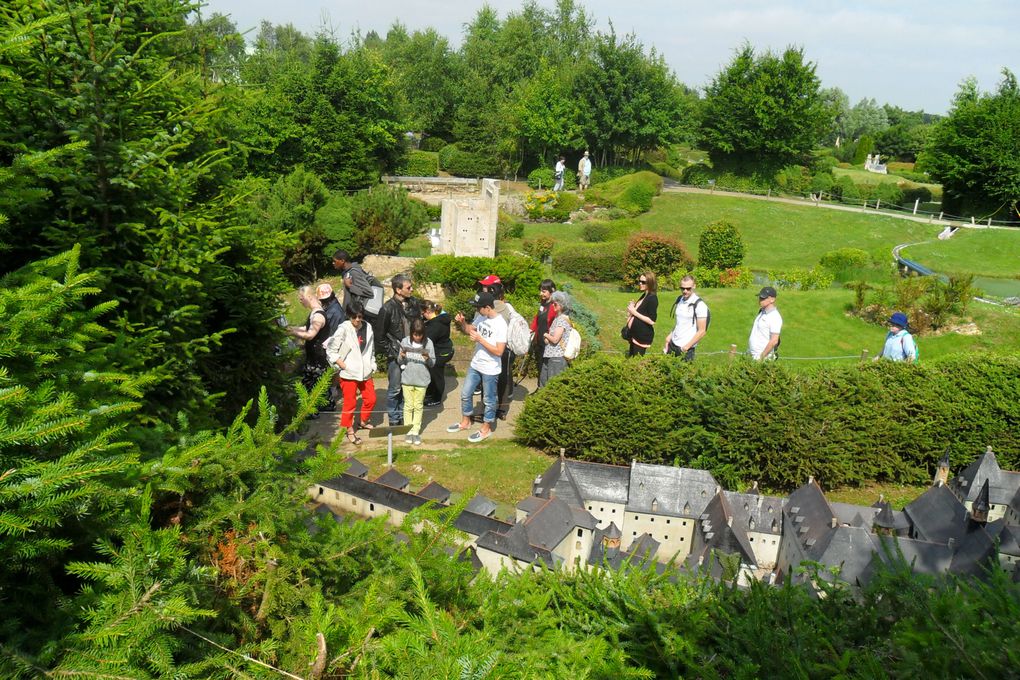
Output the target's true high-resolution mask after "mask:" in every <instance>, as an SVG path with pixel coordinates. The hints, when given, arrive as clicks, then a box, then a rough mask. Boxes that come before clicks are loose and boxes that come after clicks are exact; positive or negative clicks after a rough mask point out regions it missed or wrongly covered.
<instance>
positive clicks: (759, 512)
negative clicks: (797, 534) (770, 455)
mask: <svg viewBox="0 0 1020 680" xmlns="http://www.w3.org/2000/svg"><path fill="white" fill-rule="evenodd" d="M722 493H723V495H724V496H725V497H726V502H727V503H728V507H729V508H730V510H731V512H732V516H733V524H734V525H739V526H741V527H743V528H744V529H746V530H747V531H756V532H759V533H763V534H776V535H779V534H780V533H782V531H783V506H785V505H786V499H785V498H779V497H778V496H765V495H762V494H761V493H760V492H759V491H758V490H757V489H755V490H754V492H753V493H737V492H735V491H723V492H722Z"/></svg>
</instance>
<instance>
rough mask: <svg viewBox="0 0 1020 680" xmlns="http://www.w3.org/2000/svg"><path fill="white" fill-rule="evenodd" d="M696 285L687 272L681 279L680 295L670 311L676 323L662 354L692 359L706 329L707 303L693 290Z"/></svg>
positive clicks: (685, 359) (687, 359)
mask: <svg viewBox="0 0 1020 680" xmlns="http://www.w3.org/2000/svg"><path fill="white" fill-rule="evenodd" d="M696 285H697V284H696V283H695V281H694V277H693V276H691V275H689V274H688V275H687V276H685V277H684V278H683V279H681V281H680V293H681V295H680V297H679V298H677V300H676V303H675V304H674V305H673V312H672V313H673V315H674V316H675V317H676V325H675V326H674V327H673V332H672V333H670V335H669V336H668V337H667V338H666V344H665V345H664V346H663V348H662V353H663V354H672V355H673V356H678V357H683V360H684V361H694V348H695V347H697V346H698V343H699V342H701V339H702V338H703V337H705V332H706V331H707V330H708V305H707V304H705V301H704V300H702V299H701V298H700V297H698V295H697V293H695V292H694V288H695V287H696Z"/></svg>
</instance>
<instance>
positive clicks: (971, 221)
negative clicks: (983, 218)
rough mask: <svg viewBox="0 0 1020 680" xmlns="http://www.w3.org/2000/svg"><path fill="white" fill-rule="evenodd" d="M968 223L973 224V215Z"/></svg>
mask: <svg viewBox="0 0 1020 680" xmlns="http://www.w3.org/2000/svg"><path fill="white" fill-rule="evenodd" d="M970 223H971V224H974V216H973V215H971V216H970Z"/></svg>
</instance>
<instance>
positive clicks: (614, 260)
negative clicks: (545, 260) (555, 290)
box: [553, 242, 624, 283]
mask: <svg viewBox="0 0 1020 680" xmlns="http://www.w3.org/2000/svg"><path fill="white" fill-rule="evenodd" d="M623 250H624V245H623V244H622V243H619V242H615V243H598V244H594V245H576V244H575V245H571V246H570V247H569V248H563V249H562V250H557V251H556V252H555V253H553V269H554V271H556V272H557V273H562V274H569V275H570V276H573V277H575V278H577V279H578V280H580V281H585V282H589V283H590V282H593V281H606V282H609V281H621V280H623Z"/></svg>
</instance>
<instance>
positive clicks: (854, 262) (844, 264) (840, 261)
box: [818, 248, 871, 272]
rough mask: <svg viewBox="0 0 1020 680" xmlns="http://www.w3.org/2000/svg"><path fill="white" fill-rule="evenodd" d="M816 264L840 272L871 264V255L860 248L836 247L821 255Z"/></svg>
mask: <svg viewBox="0 0 1020 680" xmlns="http://www.w3.org/2000/svg"><path fill="white" fill-rule="evenodd" d="M818 264H820V265H822V266H823V267H825V268H826V269H828V270H829V271H830V272H840V271H843V270H845V269H859V268H861V267H867V266H868V265H870V264H871V256H870V255H868V253H867V252H866V251H864V250H861V249H860V248H838V249H836V250H830V251H829V252H827V253H825V254H824V255H822V259H821V260H819V261H818Z"/></svg>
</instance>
